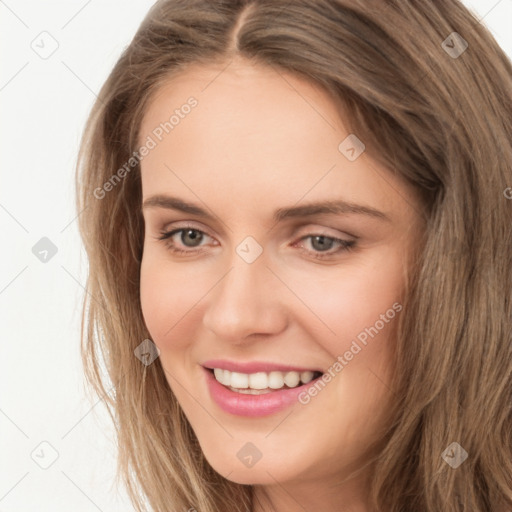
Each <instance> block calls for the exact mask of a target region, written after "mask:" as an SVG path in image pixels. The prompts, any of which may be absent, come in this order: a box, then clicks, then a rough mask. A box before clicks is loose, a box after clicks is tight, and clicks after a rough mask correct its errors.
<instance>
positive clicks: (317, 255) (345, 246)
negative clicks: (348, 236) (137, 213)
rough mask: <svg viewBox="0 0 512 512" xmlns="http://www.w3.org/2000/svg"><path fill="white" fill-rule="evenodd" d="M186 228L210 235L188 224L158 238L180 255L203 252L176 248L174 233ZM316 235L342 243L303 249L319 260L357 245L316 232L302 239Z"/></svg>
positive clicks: (352, 248)
mask: <svg viewBox="0 0 512 512" xmlns="http://www.w3.org/2000/svg"><path fill="white" fill-rule="evenodd" d="M186 230H189V231H195V232H196V233H200V234H202V235H206V236H210V235H208V233H205V232H204V231H201V230H200V229H196V228H194V227H187V226H184V227H181V228H177V229H173V230H172V231H161V232H160V236H159V237H156V239H157V240H160V241H163V242H164V243H165V245H166V246H167V247H168V248H169V250H170V251H171V252H172V253H174V254H178V255H187V254H200V253H201V252H203V251H202V250H199V251H196V250H193V249H192V250H189V251H187V250H183V249H178V248H176V246H175V245H174V244H173V243H172V241H171V240H170V239H171V238H172V237H173V236H174V235H176V234H177V233H181V232H183V231H186ZM315 236H321V237H324V238H326V239H328V240H333V241H334V242H336V243H338V244H339V245H340V248H339V249H338V250H337V251H335V252H328V253H327V252H318V251H313V252H312V251H309V250H305V249H302V251H301V252H304V253H307V254H308V255H312V256H313V257H314V258H316V259H319V260H323V259H328V258H330V257H333V256H335V255H336V254H338V253H340V252H350V251H352V250H354V248H355V245H356V242H355V241H354V240H350V241H349V240H342V239H341V238H336V237H332V236H326V235H320V234H318V235H316V234H310V235H306V236H303V237H302V238H301V239H300V241H302V240H307V239H308V238H313V237H315ZM210 238H211V237H210Z"/></svg>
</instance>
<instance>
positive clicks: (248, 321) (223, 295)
mask: <svg viewBox="0 0 512 512" xmlns="http://www.w3.org/2000/svg"><path fill="white" fill-rule="evenodd" d="M237 258H238V256H237ZM281 287H282V285H281V286H280V283H279V280H278V279H276V277H275V276H274V274H273V273H272V272H271V271H270V269H269V268H267V266H266V262H265V260H264V259H263V258H261V257H260V258H259V259H258V260H256V261H255V262H253V263H246V262H245V261H241V260H240V261H236V259H235V261H233V266H232V267H231V269H230V270H229V272H228V273H227V274H226V275H225V276H224V277H223V278H222V279H221V280H220V282H219V283H218V284H217V285H216V286H215V287H214V288H213V289H212V290H211V292H210V293H209V294H208V296H207V304H206V307H205V309H204V315H203V324H204V325H205V326H206V328H207V329H209V330H210V331H212V332H214V333H215V335H216V337H217V338H218V339H222V340H226V341H229V342H231V343H243V342H244V341H246V338H248V337H249V336H250V335H251V334H255V335H257V334H259V335H272V334H278V333H280V332H282V331H283V330H284V329H285V328H286V325H287V315H286V309H285V306H284V303H283V302H282V300H281V299H282V298H283V296H282V290H280V288H281Z"/></svg>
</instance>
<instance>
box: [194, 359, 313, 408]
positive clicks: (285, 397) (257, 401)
mask: <svg viewBox="0 0 512 512" xmlns="http://www.w3.org/2000/svg"><path fill="white" fill-rule="evenodd" d="M215 368H220V367H219V366H215ZM281 368H282V366H281ZM227 369H229V368H227ZM202 370H203V372H204V374H205V378H206V384H207V387H208V390H209V392H210V396H211V398H212V400H213V401H214V402H215V403H216V404H217V405H218V406H219V407H220V408H221V409H222V410H223V411H225V412H227V413H229V414H233V415H235V416H246V417H251V418H256V417H260V416H268V415H270V414H274V413H276V412H278V411H282V410H283V409H286V408H287V407H290V406H291V405H292V404H294V403H295V404H296V403H299V398H298V397H299V395H300V394H301V393H302V392H304V391H306V389H308V388H309V387H310V386H312V385H313V384H314V383H315V382H316V381H317V380H318V379H321V378H322V376H319V377H317V378H316V379H313V380H312V381H310V382H308V383H307V384H302V385H301V386H297V387H296V388H291V389H281V390H276V391H270V392H268V393H264V394H262V395H249V394H244V393H237V392H236V391H231V390H230V389H228V388H227V387H226V386H224V385H222V384H221V383H220V382H218V381H217V379H216V378H215V377H214V375H213V372H212V371H210V369H208V368H206V367H204V366H203V367H202ZM277 371H279V370H277Z"/></svg>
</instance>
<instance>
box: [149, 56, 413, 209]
mask: <svg viewBox="0 0 512 512" xmlns="http://www.w3.org/2000/svg"><path fill="white" fill-rule="evenodd" d="M191 98H192V102H191ZM191 104H194V106H193V107H189V106H188V105H191ZM171 118H172V119H171ZM170 121H172V122H170ZM155 130H156V133H157V134H159V137H160V138H158V137H156V136H155ZM348 135H349V131H348V130H347V129H346V128H345V126H344V124H343V119H342V117H341V116H340V111H339V110H338V108H337V105H336V104H335V103H334V101H333V100H332V99H331V98H330V96H329V95H328V94H327V93H326V92H325V91H323V90H322V89H321V88H320V87H319V86H318V85H316V84H313V83H311V82H308V81H305V80H303V79H300V78H298V77H296V76H293V75H290V74H287V73H285V72H283V71H277V70H274V69H271V68H267V67H261V66H253V65H249V64H247V63H240V62H237V61H235V62H232V63H228V65H226V64H224V65H223V66H222V65H216V66H194V67H191V68H189V69H187V70H186V71H183V72H182V73H180V74H179V75H177V76H175V77H173V78H172V79H169V81H168V82H167V83H166V84H164V85H163V86H162V87H161V88H160V89H159V91H158V92H157V93H156V94H155V95H154V97H153V98H152V101H151V102H150V104H149V105H148V108H147V110H146V113H145V116H144V119H143V122H142V124H141V130H140V140H141V142H142V141H144V140H146V139H147V137H152V138H153V139H155V142H156V144H155V147H154V148H153V149H152V150H151V151H150V153H149V154H148V156H146V157H145V158H144V160H143V161H142V162H141V168H142V182H143V195H144V196H145V197H147V196H148V195H152V194H157V193H165V192H173V195H176V193H174V192H175V191H178V190H179V191H181V192H183V194H184V195H185V197H188V198H189V199H197V197H209V196H211V195H212V194H213V193H215V194H217V195H218V194H222V193H225V194H230V197H231V198H233V197H235V196H236V197H237V198H238V199H239V203H238V204H239V205H241V206H243V207H244V208H246V209H248V210H249V209H250V208H249V206H248V205H250V204H251V202H254V203H255V204H258V205H260V206H261V204H264V203H265V202H272V203H285V204H286V205H288V204H289V203H290V202H296V201H299V200H300V199H301V198H303V197H305V196H306V195H307V199H310V200H318V199H335V198H337V197H340V196H344V198H346V199H349V200H358V199H361V198H365V199H366V203H371V202H372V201H373V204H374V206H375V207H379V208H380V209H384V210H390V209H394V208H395V207H397V206H400V204H398V203H396V199H397V198H392V197H391V196H390V195H389V194H383V189H382V187H386V186H387V187H388V188H389V183H390V181H391V182H392V181H393V177H392V176H391V177H390V176H386V177H383V175H384V172H385V171H384V170H383V169H381V168H379V167H378V165H377V164H376V163H375V162H370V160H369V159H368V158H367V157H366V156H365V155H364V153H363V155H362V157H360V158H358V159H356V160H355V161H349V160H348V159H347V158H346V156H345V155H344V154H342V152H341V151H340V149H339V146H340V143H341V142H342V141H343V140H344V139H346V138H347V136H348ZM361 138H363V139H364V136H361ZM396 186H398V185H396ZM395 188H396V187H395ZM191 193H192V194H191ZM194 195H195V196H197V197H196V198H194V197H193V196H194ZM398 199H399V200H400V198H398ZM404 206H405V205H404Z"/></svg>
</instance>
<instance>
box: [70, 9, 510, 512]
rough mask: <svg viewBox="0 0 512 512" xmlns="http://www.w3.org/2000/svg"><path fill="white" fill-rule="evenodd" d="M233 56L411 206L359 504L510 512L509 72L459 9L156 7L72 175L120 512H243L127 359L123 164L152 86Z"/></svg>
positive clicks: (140, 335) (396, 509) (133, 193)
mask: <svg viewBox="0 0 512 512" xmlns="http://www.w3.org/2000/svg"><path fill="white" fill-rule="evenodd" d="M235 55H237V56H240V57H242V58H245V59H247V61H248V62H251V63H254V64H255V65H264V66H272V67H273V68H274V69H276V70H278V71H279V70H284V71H287V72H291V73H295V74H296V75H297V76H299V77H302V78H304V79H307V80H311V81H313V82H315V83H316V84H318V85H320V86H322V87H323V88H324V89H325V90H326V91H327V92H328V93H329V94H330V95H331V96H332V98H333V100H334V101H335V102H337V104H339V105H340V108H341V106H343V108H344V114H345V115H346V116H348V120H347V118H344V123H348V124H347V125H348V126H350V128H351V131H352V132H353V133H356V134H358V136H359V138H361V139H362V140H364V143H365V145H366V151H367V152H368V154H369V155H370V156H371V157H372V158H374V159H376V160H378V161H380V162H382V163H383V164H385V165H386V166H387V167H388V168H389V169H390V170H392V171H393V172H395V173H396V174H397V175H399V176H401V177H403V178H404V179H405V180H406V181H407V182H408V183H410V184H411V185H412V186H413V187H414V188H415V190H417V191H418V192H419V194H420V197H421V198H422V201H423V204H424V206H425V211H426V212H427V218H426V228H425V236H424V244H423V246H422V248H421V253H420V254H419V257H418V261H417V265H416V266H415V267H414V272H411V276H410V283H409V286H408V294H407V297H406V298H405V300H404V302H403V305H404V311H403V313H402V314H401V318H400V320H399V328H398V333H397V339H396V353H395V365H396V371H395V373H394V381H393V383H392V386H391V389H392V392H393V393H394V395H395V398H396V400H395V402H396V405H395V409H394V410H393V411H390V417H391V418H392V421H391V422H390V424H389V426H388V428H386V431H385V433H384V434H383V438H382V440H383V448H382V450H381V452H380V454H379V456H378V458H377V459H376V460H375V464H374V470H373V473H372V474H373V477H372V481H371V497H372V500H373V503H374V504H375V508H376V509H377V510H383V511H386V512H405V511H412V510H414V511H415V512H427V511H428V512H439V511H441V510H442V511H443V512H456V511H457V512H463V511H464V512H470V511H471V512H495V511H497V510H498V509H499V507H502V506H503V507H504V506H508V507H512V372H511V361H512V334H511V325H512V324H511V319H512V302H511V292H512V230H511V227H512V200H511V197H512V189H510V187H511V186H512V171H511V170H512V65H511V62H510V60H508V59H507V57H506V55H505V54H504V52H503V51H502V50H501V49H500V47H499V46H498V44H497V43H496V41H495V40H494V39H493V37H492V35H491V34H490V32H489V31H488V30H487V29H486V28H485V27H484V25H483V24H482V23H480V22H479V21H478V20H477V19H476V17H475V16H474V15H473V14H472V13H470V12H469V11H468V10H467V9H466V8H465V7H464V6H463V5H462V4H461V3H460V2H459V1H458V0H387V1H384V0H366V1H357V0H318V1H311V0H296V1H290V2H279V1H275V0H252V1H251V0H232V1H229V0H161V1H159V2H157V3H156V4H155V5H154V6H153V8H152V9H151V10H150V11H149V13H148V15H147V17H146V18H145V19H144V21H143V22H142V24H141V26H140V28H139V30H138V31H137V33H136V35H135V37H134V38H133V41H132V42H131V44H130V45H129V46H128V47H127V48H126V49H125V51H124V52H123V54H122V56H121V57H120V59H119V61H118V62H117V64H116V65H115V67H114V69H113V71H112V72H111V74H110V76H109V77H108V79H107V81H106V83H105V84H104V86H103V88H102V89H101V92H100V94H99V97H98V100H97V102H96V103H95V105H94V107H93V109H92V112H91V114H90V117H89V120H88V123H87V126H86V129H85V132H84V135H83V141H82V147H81V150H80V155H79V162H78V168H77V182H76V185H77V208H78V212H79V213H80V216H79V228H80V232H81V236H82V239H83V241H84V245H85V249H86V251H87V254H88V259H89V275H88V281H87V292H88V293H87V294H86V297H85V302H84V309H83V318H82V322H83V324H82V354H83V361H84V365H85V371H86V376H87V378H88V381H89V382H90V383H91V385H92V388H93V389H94V391H95V392H96V393H98V395H99V396H102V397H104V398H105V401H106V403H107V405H108V410H109V413H110V414H111V417H112V419H113V421H114V423H115V426H116V429H117V436H118V442H119V477H122V480H123V482H125V483H126V485H127V489H128V492H129V495H130V497H131V499H132V501H133V503H134V505H135V507H136V509H137V510H139V511H141V510H147V507H148V506H150V507H151V509H152V510H155V511H157V512H164V511H165V512H168V511H170V510H173V511H178V510H179V511H185V510H189V509H191V510H193V509H196V510H198V511H199V510H200V511H201V512H214V511H226V510H230V511H239V512H241V511H250V510H252V492H253V488H252V486H248V485H240V484H236V483H233V482H230V481H228V480H226V479H225V478H223V477H222V476H221V475H219V474H218V473H216V472H215V471H214V470H213V469H212V468H211V466H210V465H209V464H208V463H207V461H206V460H205V458H204V456H203V454H202V452H201V449H200V447H199V444H198V442H197V439H196V437H195V435H194V432H193V431H192V429H191V427H190V424H189V423H188V421H187V418H186V417H185V415H184V414H183V411H182V409H181V408H180V406H179V404H178V402H177V400H176V398H175V397H174V395H173V393H172V392H171V390H170V388H169V386H168V384H167V381H166V379H165V376H164V372H163V369H162V366H161V365H160V363H159V360H158V359H157V360H156V361H155V363H154V364H151V365H149V366H145V365H143V364H141V362H140V361H139V360H138V359H137V358H136V357H135V356H134V350H135V349H136V347H137V346H139V345H140V343H141V342H142V341H143V340H144V339H146V338H149V337H150V336H149V333H148V331H147V329H146V327H145V324H144V320H143V317H142V313H141V305H140V299H139V269H140V263H141V258H142V251H143V239H144V224H143V220H142V214H141V209H140V207H141V181H140V165H139V162H137V161H136V160H135V161H132V162H131V164H130V166H129V167H127V166H126V162H128V161H129V159H130V157H133V152H134V151H135V150H136V149H137V148H138V147H139V145H140V141H138V135H139V134H138V130H139V126H140V123H141V119H142V116H143V114H144V111H145V108H146V106H147V104H148V101H149V100H150V98H151V97H152V95H153V94H154V92H155V91H156V90H157V89H158V88H159V87H160V86H161V85H162V84H163V83H165V82H166V81H169V80H170V79H171V78H172V76H175V75H176V74H178V73H179V72H180V70H183V69H184V68H185V67H186V66H187V65H189V64H192V63H193V64H201V63H211V62H213V61H215V62H219V63H221V62H224V63H225V65H228V63H229V62H230V60H231V59H232V58H233V57H234V56H235ZM123 166H124V169H125V171H126V172H125V173H119V172H118V170H119V169H121V168H123ZM127 169H129V171H128V170H127ZM121 175H122V176H121ZM107 182H108V183H110V185H105V184H106V183H107ZM507 191H509V193H508V194H507ZM452 443H458V445H452ZM459 445H460V447H462V449H463V450H464V451H465V453H467V459H466V460H465V461H464V462H463V463H462V464H460V465H459V466H458V467H457V468H454V467H453V466H452V467H451V466H450V464H448V463H447V462H446V460H447V459H446V457H442V455H443V454H444V455H446V453H445V452H446V449H447V448H449V447H450V446H451V449H452V450H453V449H454V446H455V449H456V450H460V448H458V446H459ZM457 453H459V455H460V453H464V452H462V451H459V452H457ZM452 455H453V451H452Z"/></svg>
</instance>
